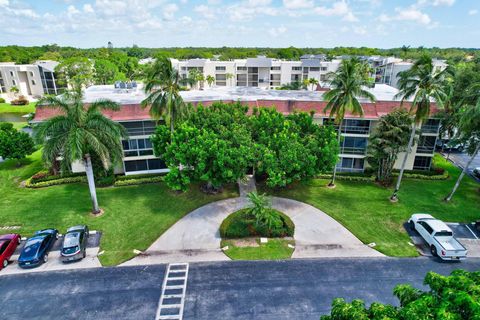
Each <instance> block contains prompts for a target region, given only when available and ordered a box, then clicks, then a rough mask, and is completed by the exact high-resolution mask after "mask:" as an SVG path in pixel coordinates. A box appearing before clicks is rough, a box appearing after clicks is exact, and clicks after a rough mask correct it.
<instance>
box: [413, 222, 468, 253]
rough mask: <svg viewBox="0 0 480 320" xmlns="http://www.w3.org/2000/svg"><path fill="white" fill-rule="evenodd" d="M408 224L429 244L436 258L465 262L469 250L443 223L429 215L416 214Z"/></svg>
mask: <svg viewBox="0 0 480 320" xmlns="http://www.w3.org/2000/svg"><path fill="white" fill-rule="evenodd" d="M408 223H409V224H410V227H411V228H412V229H413V230H416V231H417V232H418V233H419V234H420V236H421V237H422V238H423V239H424V240H425V242H427V243H428V245H429V247H430V252H431V253H432V255H433V256H434V257H440V258H441V259H442V260H463V259H465V258H466V257H467V249H465V247H464V246H463V245H462V244H461V243H460V242H458V240H457V239H455V238H454V237H453V232H452V230H451V229H450V228H449V227H448V226H447V225H446V224H445V223H444V222H443V221H441V220H437V219H435V218H434V217H432V216H431V215H429V214H423V213H416V214H413V215H412V217H411V218H410V219H409V220H408Z"/></svg>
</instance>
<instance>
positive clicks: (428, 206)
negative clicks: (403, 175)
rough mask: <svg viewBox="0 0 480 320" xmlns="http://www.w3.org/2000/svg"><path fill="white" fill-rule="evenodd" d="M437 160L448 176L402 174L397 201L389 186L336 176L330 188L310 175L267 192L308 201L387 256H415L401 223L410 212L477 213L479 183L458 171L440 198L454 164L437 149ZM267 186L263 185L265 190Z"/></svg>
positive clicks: (457, 216) (447, 217)
mask: <svg viewBox="0 0 480 320" xmlns="http://www.w3.org/2000/svg"><path fill="white" fill-rule="evenodd" d="M435 161H436V164H437V166H439V167H442V168H445V169H446V170H448V171H449V173H450V175H451V176H450V178H449V179H448V180H443V181H427V180H409V179H404V180H403V182H402V187H401V190H400V193H399V197H400V201H399V202H398V203H393V204H392V203H390V201H389V200H388V198H389V196H390V195H391V193H392V189H385V188H383V187H380V186H378V185H376V184H374V183H363V182H347V181H340V180H338V181H337V182H336V184H337V187H336V188H335V189H329V188H327V187H326V185H327V183H328V180H322V179H313V180H310V181H304V182H300V183H297V184H295V185H293V186H291V187H289V188H288V189H283V190H280V191H276V192H270V193H273V194H275V195H277V196H281V197H286V198H291V199H296V200H299V201H303V202H306V203H309V204H311V205H313V206H315V207H317V208H319V209H320V210H322V211H324V212H325V213H327V214H329V215H330V216H332V217H333V218H334V219H336V220H337V221H339V222H340V223H341V224H343V225H344V226H345V227H346V228H348V229H349V230H350V231H351V232H352V233H353V234H355V235H356V236H357V237H358V238H359V239H360V240H361V241H363V242H364V243H371V242H375V243H376V244H377V246H376V247H375V249H377V250H378V251H380V252H382V253H384V254H386V255H389V256H415V255H417V252H416V250H415V249H414V247H412V246H410V245H409V244H408V242H409V241H410V239H409V237H408V236H407V233H406V232H405V230H404V228H403V223H404V222H405V221H407V219H408V218H409V217H410V215H411V214H412V213H415V212H423V213H430V214H432V215H433V216H435V217H436V218H439V219H442V220H444V221H448V222H472V221H474V220H478V219H480V184H479V183H477V182H475V181H474V180H473V179H472V178H471V177H468V176H466V177H464V179H463V181H462V184H461V185H460V188H459V189H458V190H457V193H456V194H455V196H454V197H453V199H452V201H451V202H450V203H445V202H444V201H443V200H442V199H443V198H444V197H445V196H446V195H447V194H448V192H449V191H450V190H451V188H452V187H453V185H454V183H455V180H456V178H457V177H458V175H459V173H460V170H459V169H458V168H457V167H455V166H454V165H452V164H451V163H450V162H448V161H446V160H445V159H443V158H442V157H441V156H439V155H435ZM267 192H268V190H267Z"/></svg>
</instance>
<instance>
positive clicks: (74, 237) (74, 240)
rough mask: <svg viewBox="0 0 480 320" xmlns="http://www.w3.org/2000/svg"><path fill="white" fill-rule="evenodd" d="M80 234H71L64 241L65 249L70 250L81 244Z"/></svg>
mask: <svg viewBox="0 0 480 320" xmlns="http://www.w3.org/2000/svg"><path fill="white" fill-rule="evenodd" d="M79 238H80V232H69V233H67V234H66V235H65V239H63V247H64V248H69V247H74V246H76V245H78V244H79Z"/></svg>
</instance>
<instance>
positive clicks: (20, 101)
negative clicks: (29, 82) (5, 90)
mask: <svg viewBox="0 0 480 320" xmlns="http://www.w3.org/2000/svg"><path fill="white" fill-rule="evenodd" d="M29 103H30V101H28V99H27V98H26V97H25V96H20V97H18V99H15V100H12V101H10V104H11V105H12V106H26V105H27V104H29Z"/></svg>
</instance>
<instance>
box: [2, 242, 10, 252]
mask: <svg viewBox="0 0 480 320" xmlns="http://www.w3.org/2000/svg"><path fill="white" fill-rule="evenodd" d="M9 244H10V241H9V240H7V241H5V242H4V243H3V245H2V246H1V247H0V254H2V253H4V252H5V250H7V247H8V245H9Z"/></svg>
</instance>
